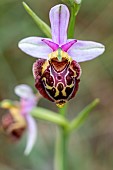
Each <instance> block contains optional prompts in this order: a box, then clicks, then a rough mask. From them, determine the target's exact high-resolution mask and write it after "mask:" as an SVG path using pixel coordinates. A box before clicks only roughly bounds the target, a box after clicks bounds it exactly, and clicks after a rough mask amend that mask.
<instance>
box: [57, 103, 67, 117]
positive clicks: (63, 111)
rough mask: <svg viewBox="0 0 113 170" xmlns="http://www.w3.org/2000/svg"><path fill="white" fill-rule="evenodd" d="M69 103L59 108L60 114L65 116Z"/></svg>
mask: <svg viewBox="0 0 113 170" xmlns="http://www.w3.org/2000/svg"><path fill="white" fill-rule="evenodd" d="M67 107H68V104H67V103H66V104H65V105H64V107H63V108H59V114H60V115H62V116H65V115H66V113H67Z"/></svg>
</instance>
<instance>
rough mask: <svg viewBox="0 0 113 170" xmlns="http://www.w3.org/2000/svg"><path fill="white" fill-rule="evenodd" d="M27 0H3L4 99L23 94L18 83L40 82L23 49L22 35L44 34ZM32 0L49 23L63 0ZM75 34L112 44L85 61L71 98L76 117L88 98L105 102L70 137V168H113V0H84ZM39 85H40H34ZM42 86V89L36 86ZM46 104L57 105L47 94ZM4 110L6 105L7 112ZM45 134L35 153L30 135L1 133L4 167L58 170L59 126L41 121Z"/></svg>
mask: <svg viewBox="0 0 113 170" xmlns="http://www.w3.org/2000/svg"><path fill="white" fill-rule="evenodd" d="M21 2H22V1H21V0H0V99H1V100H2V99H5V98H11V99H17V97H16V95H15V94H14V92H13V88H14V87H15V86H16V85H17V84H20V83H27V84H29V85H31V86H32V87H33V88H34V79H33V76H32V71H31V69H32V64H33V62H34V61H35V59H34V58H32V57H29V56H27V55H26V54H24V53H23V52H21V51H20V50H19V49H18V41H19V40H21V39H23V38H25V37H28V36H44V35H43V33H42V32H41V31H40V30H39V29H38V28H37V26H36V24H35V23H34V22H33V21H32V19H31V18H30V16H29V15H28V14H27V13H26V11H25V10H24V8H23V6H22V3H21ZM26 3H28V4H29V6H30V7H31V8H32V9H33V10H34V11H35V12H36V13H37V14H38V15H39V16H40V17H41V18H42V19H43V20H44V21H46V22H47V23H48V24H49V18H48V12H49V10H50V8H51V7H52V6H54V5H56V4H58V3H61V1H60V0H59V1H58V0H32V1H30V0H26ZM75 38H76V39H81V40H93V41H97V42H101V43H103V44H104V45H105V46H106V52H105V53H104V55H102V56H100V57H99V58H97V59H95V60H93V61H89V62H86V63H81V67H82V71H83V73H82V76H81V83H80V88H79V91H78V93H77V95H76V97H75V98H74V99H73V100H71V101H70V102H69V108H68V113H69V114H68V117H69V119H72V118H73V117H75V116H76V115H77V114H78V113H79V111H81V110H82V109H83V108H84V107H85V106H86V105H87V104H88V103H90V102H91V101H92V100H93V99H95V98H100V101H101V102H100V104H99V106H98V107H97V108H96V109H95V110H94V111H93V112H92V113H91V114H90V115H89V117H88V119H87V120H86V122H85V123H84V124H83V126H82V127H81V128H79V130H77V131H76V132H75V133H73V135H72V136H71V139H70V141H69V149H68V156H69V165H68V166H69V169H70V170H95V169H96V170H113V55H112V49H113V1H111V0H107V1H104V0H101V1H98V0H83V3H82V6H81V9H80V12H79V14H78V16H77V22H76V29H75ZM34 90H35V88H34ZM35 91H36V90H35ZM39 105H40V106H42V107H46V108H50V109H52V110H55V111H56V110H57V107H56V106H55V104H53V103H51V102H49V101H47V100H46V99H42V100H41V101H40V102H39ZM2 112H3V111H1V115H2V114H3V113H2ZM38 128H39V135H38V140H37V143H36V145H35V147H34V149H33V151H32V153H31V155H30V156H28V157H25V156H24V155H23V151H24V148H25V143H26V138H25V136H24V137H23V139H22V140H21V141H20V142H19V143H17V144H13V143H11V142H10V141H9V140H8V139H7V137H6V136H4V135H3V134H0V170H20V169H21V170H53V155H54V143H55V134H56V127H55V125H53V124H51V123H47V122H43V121H38Z"/></svg>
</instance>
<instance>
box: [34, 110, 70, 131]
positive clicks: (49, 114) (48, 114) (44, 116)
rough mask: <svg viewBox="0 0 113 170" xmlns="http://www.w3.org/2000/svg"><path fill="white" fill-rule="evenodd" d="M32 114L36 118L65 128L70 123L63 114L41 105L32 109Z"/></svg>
mask: <svg viewBox="0 0 113 170" xmlns="http://www.w3.org/2000/svg"><path fill="white" fill-rule="evenodd" d="M31 115H32V116H33V117H35V118H38V119H41V120H45V121H49V122H52V123H55V124H57V125H59V126H62V127H64V128H67V127H68V124H69V123H68V121H67V120H66V119H65V118H64V117H63V116H62V115H59V114H58V113H55V112H53V111H50V110H48V109H44V108H41V107H36V108H34V109H33V110H32V111H31Z"/></svg>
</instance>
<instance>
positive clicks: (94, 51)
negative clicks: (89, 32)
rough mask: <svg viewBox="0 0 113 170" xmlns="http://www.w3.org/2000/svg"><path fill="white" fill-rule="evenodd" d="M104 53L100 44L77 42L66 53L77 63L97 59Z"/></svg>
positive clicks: (103, 48)
mask: <svg viewBox="0 0 113 170" xmlns="http://www.w3.org/2000/svg"><path fill="white" fill-rule="evenodd" d="M68 41H70V40H68ZM104 51H105V47H104V45H103V44H101V43H97V42H93V41H81V40H77V42H76V43H75V44H74V45H72V46H71V48H70V49H69V50H68V51H67V52H68V54H69V55H70V56H71V57H72V58H73V60H75V61H77V62H83V61H88V60H92V59H94V58H96V57H98V56H99V55H101V54H102V53H103V52H104Z"/></svg>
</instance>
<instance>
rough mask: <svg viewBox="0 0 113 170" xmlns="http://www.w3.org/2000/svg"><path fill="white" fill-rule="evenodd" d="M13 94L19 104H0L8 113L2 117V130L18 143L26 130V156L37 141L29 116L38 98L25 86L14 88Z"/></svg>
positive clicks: (34, 125)
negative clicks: (18, 99)
mask: <svg viewBox="0 0 113 170" xmlns="http://www.w3.org/2000/svg"><path fill="white" fill-rule="evenodd" d="M15 93H16V94H17V95H18V96H19V97H20V102H12V103H10V102H8V100H4V101H2V102H1V108H5V109H8V113H7V114H6V115H4V116H3V117H2V122H1V125H2V129H3V130H4V132H5V133H6V134H7V135H9V136H10V137H11V138H12V139H13V140H14V141H15V140H16V141H18V140H19V139H20V138H21V137H22V135H23V132H24V131H25V130H27V144H26V148H25V152H24V153H25V154H26V155H28V154H29V153H30V152H31V150H32V147H33V146H34V144H35V142H36V139H37V125H36V122H35V120H34V119H33V118H32V116H31V115H30V112H31V111H32V109H33V108H34V107H35V106H36V105H37V102H38V97H36V95H35V94H34V93H33V91H32V89H31V88H30V87H29V86H28V85H25V84H22V85H18V86H16V87H15Z"/></svg>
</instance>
